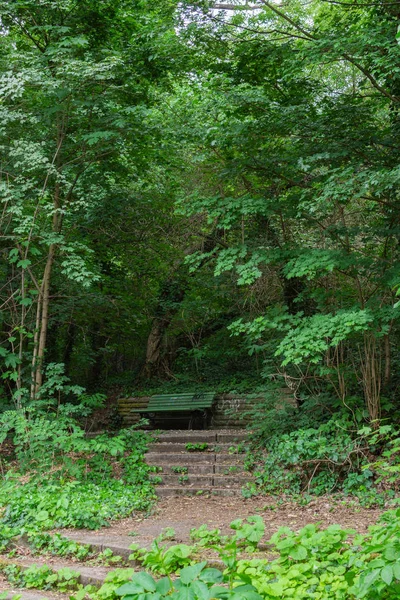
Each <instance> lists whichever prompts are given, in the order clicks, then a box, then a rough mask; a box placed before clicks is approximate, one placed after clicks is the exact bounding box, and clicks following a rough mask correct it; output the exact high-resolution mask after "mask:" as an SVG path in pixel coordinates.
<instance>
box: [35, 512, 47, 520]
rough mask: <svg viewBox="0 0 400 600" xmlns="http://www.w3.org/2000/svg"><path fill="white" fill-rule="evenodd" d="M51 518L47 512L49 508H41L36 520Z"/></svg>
mask: <svg viewBox="0 0 400 600" xmlns="http://www.w3.org/2000/svg"><path fill="white" fill-rule="evenodd" d="M48 518H49V513H48V512H47V510H41V511H39V512H38V513H37V515H36V521H40V522H42V521H47V519H48Z"/></svg>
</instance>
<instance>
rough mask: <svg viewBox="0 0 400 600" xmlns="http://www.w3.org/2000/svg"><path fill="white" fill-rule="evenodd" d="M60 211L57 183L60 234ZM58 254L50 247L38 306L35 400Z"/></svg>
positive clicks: (57, 194)
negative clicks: (55, 259)
mask: <svg viewBox="0 0 400 600" xmlns="http://www.w3.org/2000/svg"><path fill="white" fill-rule="evenodd" d="M59 209H60V184H59V183H58V182H56V185H55V189H54V212H53V222H52V230H53V232H54V233H59V225H60V218H59ZM55 253H56V244H51V245H50V246H49V251H48V254H47V260H46V266H45V268H44V273H43V280H42V285H41V288H40V294H39V297H38V305H37V310H36V330H35V337H34V351H33V358H32V375H33V376H32V386H31V399H34V398H35V397H36V395H37V394H38V392H39V390H40V388H41V385H42V383H43V360H44V355H45V351H46V341H47V330H48V326H49V307H50V285H51V273H52V269H53V264H54V257H55Z"/></svg>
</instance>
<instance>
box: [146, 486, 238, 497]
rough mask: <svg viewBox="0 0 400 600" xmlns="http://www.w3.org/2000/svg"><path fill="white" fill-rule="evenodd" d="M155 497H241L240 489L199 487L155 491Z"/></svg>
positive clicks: (167, 488)
mask: <svg viewBox="0 0 400 600" xmlns="http://www.w3.org/2000/svg"><path fill="white" fill-rule="evenodd" d="M156 494H157V496H160V497H161V498H165V497H167V496H224V497H225V496H241V489H240V488H215V487H211V488H200V487H197V486H196V487H184V486H180V487H166V486H160V487H158V488H157V489H156Z"/></svg>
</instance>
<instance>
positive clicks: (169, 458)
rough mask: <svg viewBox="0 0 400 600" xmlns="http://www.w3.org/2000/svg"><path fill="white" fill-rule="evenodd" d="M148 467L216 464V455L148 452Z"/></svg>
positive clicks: (209, 453)
mask: <svg viewBox="0 0 400 600" xmlns="http://www.w3.org/2000/svg"><path fill="white" fill-rule="evenodd" d="M146 462H147V464H148V465H155V466H158V465H160V466H162V465H163V464H168V465H189V464H194V463H201V464H205V465H209V464H213V463H215V454H213V453H211V452H207V453H206V452H191V453H189V452H160V453H157V452H148V453H147V454H146Z"/></svg>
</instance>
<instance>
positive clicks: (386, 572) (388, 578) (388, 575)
mask: <svg viewBox="0 0 400 600" xmlns="http://www.w3.org/2000/svg"><path fill="white" fill-rule="evenodd" d="M381 577H382V579H383V581H384V582H385V583H386V584H387V585H390V584H391V583H392V581H393V568H392V566H391V565H387V566H386V567H383V569H382V571H381Z"/></svg>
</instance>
